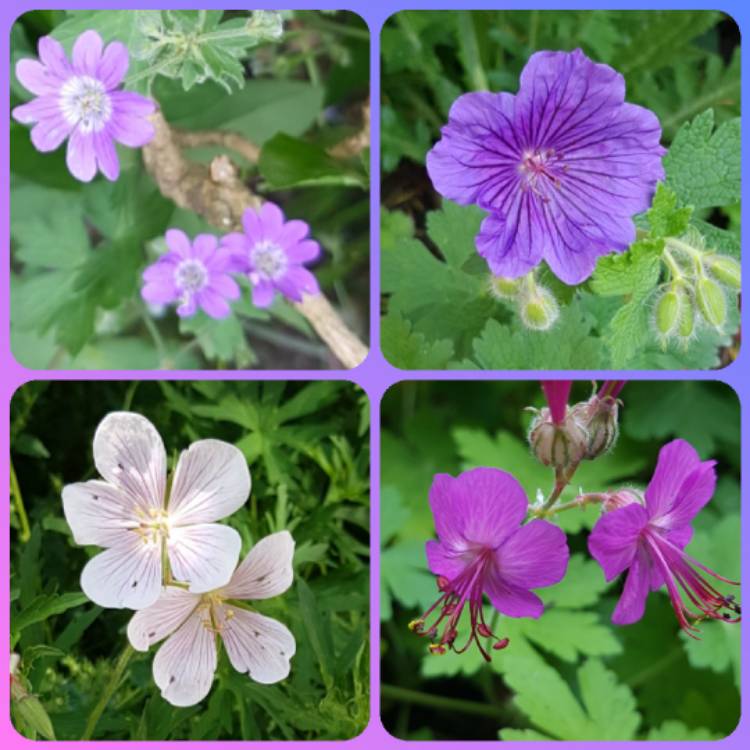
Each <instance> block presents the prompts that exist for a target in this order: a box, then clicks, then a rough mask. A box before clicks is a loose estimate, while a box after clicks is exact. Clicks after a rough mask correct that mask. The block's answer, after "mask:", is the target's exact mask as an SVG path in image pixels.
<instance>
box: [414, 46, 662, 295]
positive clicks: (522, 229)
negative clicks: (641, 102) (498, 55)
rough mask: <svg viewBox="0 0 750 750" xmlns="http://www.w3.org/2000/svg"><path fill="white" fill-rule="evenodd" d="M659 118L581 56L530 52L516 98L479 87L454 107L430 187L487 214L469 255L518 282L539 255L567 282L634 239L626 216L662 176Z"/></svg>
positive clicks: (643, 203)
mask: <svg viewBox="0 0 750 750" xmlns="http://www.w3.org/2000/svg"><path fill="white" fill-rule="evenodd" d="M660 137H661V127H660V125H659V121H658V119H657V118H656V115H654V114H653V112H650V111H649V110H647V109H644V108H643V107H638V106H636V105H634V104H627V103H626V102H625V80H624V79H623V77H622V76H621V75H620V74H619V73H617V72H616V71H615V70H613V69H612V68H610V67H609V66H607V65H601V64H597V63H594V62H592V61H591V60H590V59H589V58H588V57H586V55H584V54H583V52H581V50H575V51H574V52H537V53H535V54H534V55H532V56H531V57H530V58H529V61H528V63H527V64H526V67H525V68H524V69H523V72H522V73H521V83H520V88H519V91H518V94H516V95H515V96H513V95H511V94H506V93H499V94H492V93H489V92H476V93H471V94H464V95H463V96H460V97H459V98H458V99H457V100H456V101H455V102H454V103H453V106H452V107H451V111H450V115H449V119H448V124H447V125H446V126H445V127H444V128H443V130H442V138H441V139H440V141H438V143H437V144H436V145H435V147H434V148H433V149H432V150H431V151H430V152H429V153H428V154H427V169H428V172H429V174H430V177H431V179H432V182H433V184H434V185H435V189H436V190H437V191H438V192H439V193H441V194H442V195H444V196H445V197H446V198H450V199H451V200H454V201H456V202H458V203H461V204H469V203H476V204H478V205H479V206H480V207H481V208H483V209H485V210H487V211H490V215H489V216H488V217H487V218H486V219H485V220H484V222H483V223H482V227H481V230H480V233H479V234H478V235H477V239H476V242H477V249H478V251H479V254H480V255H482V256H483V257H484V258H486V260H487V262H488V263H489V266H490V268H491V269H492V272H493V273H494V274H497V275H501V276H509V277H513V278H515V277H517V276H522V275H523V274H525V273H527V272H528V271H530V270H531V269H532V268H534V267H535V266H536V265H538V264H539V263H540V262H541V261H542V260H546V261H547V263H548V264H549V266H550V268H551V269H552V271H553V272H554V273H555V274H556V275H557V276H558V277H559V278H560V279H562V280H563V281H564V282H566V283H568V284H577V283H579V282H581V281H583V280H584V279H586V278H587V277H588V276H590V275H591V273H592V271H593V270H594V266H595V265H596V259H597V257H598V256H600V255H604V254H606V253H609V252H612V251H614V250H618V251H622V250H625V249H626V248H628V247H629V246H630V244H631V243H632V242H633V241H634V240H635V226H634V224H633V221H632V217H633V215H634V214H637V213H639V212H641V211H644V210H646V209H647V208H648V207H649V205H650V203H651V197H652V194H653V192H654V189H655V187H656V183H657V181H658V180H661V179H664V170H663V168H662V165H661V156H662V155H663V154H664V153H665V151H664V149H663V148H662V147H661V146H660V145H659V138H660Z"/></svg>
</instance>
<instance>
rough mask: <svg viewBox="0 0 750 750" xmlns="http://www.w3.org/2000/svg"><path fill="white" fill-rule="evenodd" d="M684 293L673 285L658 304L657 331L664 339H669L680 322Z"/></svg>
mask: <svg viewBox="0 0 750 750" xmlns="http://www.w3.org/2000/svg"><path fill="white" fill-rule="evenodd" d="M683 296H684V293H683V292H681V290H680V288H679V287H677V286H675V285H672V286H671V287H670V288H669V289H667V291H666V292H664V294H662V296H661V297H660V298H659V300H658V302H657V303H656V330H657V331H658V332H659V336H660V337H661V338H662V339H668V338H669V337H670V336H671V335H672V334H673V333H674V331H675V328H677V325H678V324H679V322H680V307H681V303H682V297H683Z"/></svg>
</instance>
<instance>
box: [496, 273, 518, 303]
mask: <svg viewBox="0 0 750 750" xmlns="http://www.w3.org/2000/svg"><path fill="white" fill-rule="evenodd" d="M520 291H521V279H510V278H508V277H507V276H490V294H491V295H492V296H493V297H496V298H497V299H515V298H516V297H517V296H518V293H519V292H520Z"/></svg>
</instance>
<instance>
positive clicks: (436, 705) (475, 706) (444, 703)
mask: <svg viewBox="0 0 750 750" xmlns="http://www.w3.org/2000/svg"><path fill="white" fill-rule="evenodd" d="M380 694H381V696H382V697H383V698H390V699H391V700H395V701H397V702H402V703H413V704H415V705H418V706H427V707H429V708H430V709H432V710H435V709H442V710H445V711H455V712H457V713H464V714H473V715H474V716H486V717H488V718H492V719H497V718H498V717H500V716H502V715H503V712H502V711H500V710H499V709H498V708H497V707H495V706H488V705H487V704H485V703H477V702H474V701H467V700H461V699H459V698H447V697H445V696H442V695H435V694H434V693H420V692H419V691H417V690H410V689H409V688H402V687H398V686H397V685H381V687H380Z"/></svg>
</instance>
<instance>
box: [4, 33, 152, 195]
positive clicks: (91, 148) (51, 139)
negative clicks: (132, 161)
mask: <svg viewBox="0 0 750 750" xmlns="http://www.w3.org/2000/svg"><path fill="white" fill-rule="evenodd" d="M38 50H39V58H40V59H39V60H31V59H23V60H19V61H18V63H17V64H16V76H17V77H18V80H19V81H20V82H21V83H22V84H23V86H24V87H25V88H27V89H28V90H29V91H31V93H32V94H34V95H35V96H36V98H35V99H32V100H31V101H30V102H28V103H27V104H22V105H20V106H19V107H16V108H15V109H14V110H13V117H14V118H15V119H16V120H18V122H21V123H23V124H25V125H30V124H33V125H34V127H33V128H32V129H31V141H32V143H33V144H34V146H35V147H36V148H37V149H38V150H39V151H54V150H55V149H56V148H57V147H58V146H59V145H60V144H61V143H62V142H63V141H64V140H65V139H66V138H67V139H68V151H67V163H68V169H69V170H70V172H71V174H72V175H73V176H74V177H75V178H76V179H79V180H81V181H83V182H89V181H90V180H92V179H93V177H94V175H95V174H96V172H97V169H98V170H100V171H101V173H102V174H103V175H104V176H105V177H106V178H107V179H109V180H116V179H117V177H118V176H119V174H120V161H119V159H118V158H117V150H116V149H115V142H117V143H122V144H123V145H124V146H131V147H133V148H138V147H140V146H144V145H145V144H146V143H148V142H149V141H150V140H151V139H152V138H153V137H154V128H153V126H152V125H151V123H150V122H149V120H148V116H149V115H150V114H151V113H152V112H154V110H155V109H156V105H155V104H154V102H153V101H152V100H151V99H147V98H146V97H145V96H141V95H140V94H136V93H134V92H132V91H121V90H120V85H121V83H122V80H123V78H124V77H125V73H126V72H127V70H128V50H127V47H125V45H124V44H121V43H120V42H110V43H109V44H108V45H107V46H106V47H103V43H102V38H101V37H100V36H99V34H97V33H96V31H84V32H83V34H81V35H80V36H79V37H78V39H76V42H75V44H74V45H73V55H72V58H71V59H70V60H68V58H67V56H66V54H65V50H64V49H63V47H62V45H61V44H60V42H58V41H57V40H56V39H53V38H52V37H51V36H45V37H42V38H41V39H40V40H39V45H38Z"/></svg>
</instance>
